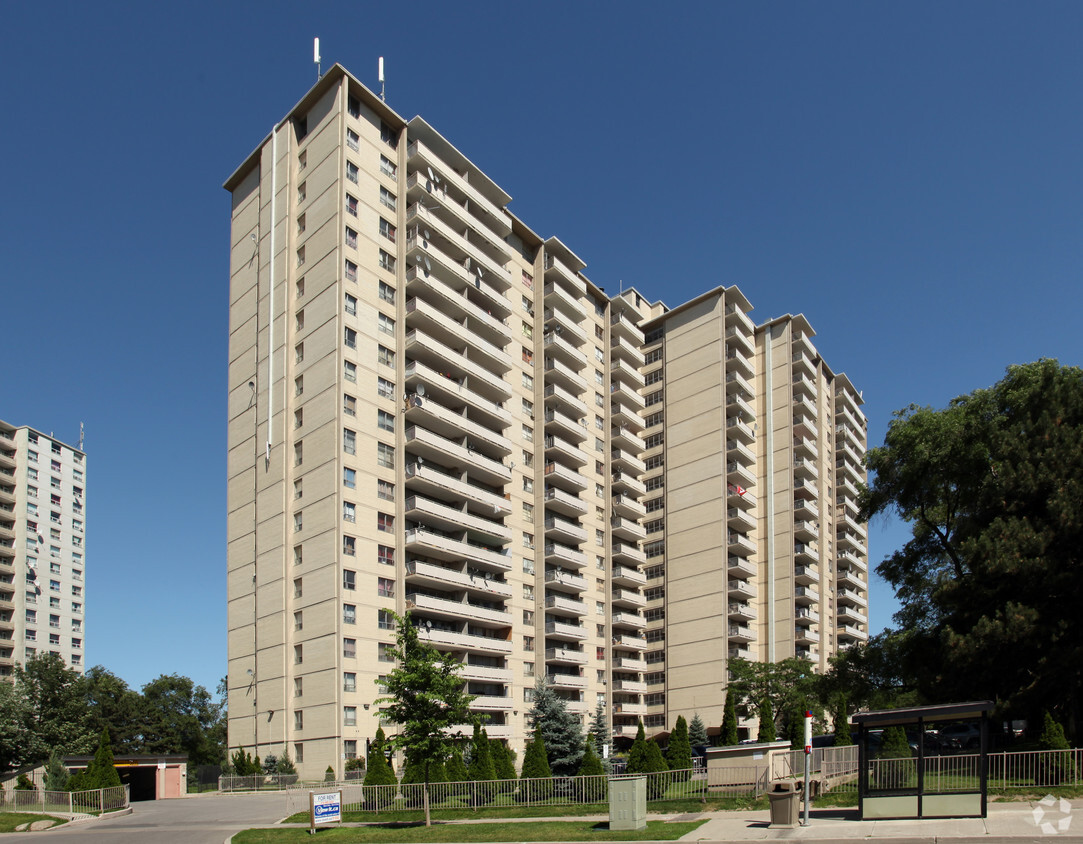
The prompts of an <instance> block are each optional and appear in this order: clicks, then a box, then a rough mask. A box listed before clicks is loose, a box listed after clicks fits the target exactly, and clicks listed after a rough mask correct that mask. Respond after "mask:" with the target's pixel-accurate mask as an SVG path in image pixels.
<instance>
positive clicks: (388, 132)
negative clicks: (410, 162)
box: [380, 120, 399, 146]
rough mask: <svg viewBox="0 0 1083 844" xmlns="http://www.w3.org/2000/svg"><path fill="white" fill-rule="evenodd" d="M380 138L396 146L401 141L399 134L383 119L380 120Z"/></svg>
mask: <svg viewBox="0 0 1083 844" xmlns="http://www.w3.org/2000/svg"><path fill="white" fill-rule="evenodd" d="M380 140H381V141H383V142H384V143H385V144H390V145H391V146H396V145H397V144H398V142H399V134H398V132H396V131H395V130H394V129H392V128H391V127H390V126H388V125H387V124H386V123H384V122H383V121H382V120H381V121H380Z"/></svg>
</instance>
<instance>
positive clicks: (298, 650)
mask: <svg viewBox="0 0 1083 844" xmlns="http://www.w3.org/2000/svg"><path fill="white" fill-rule="evenodd" d="M304 661H305V651H304V645H294V646H293V664H294V665H303V664H304Z"/></svg>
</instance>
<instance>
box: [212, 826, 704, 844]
mask: <svg viewBox="0 0 1083 844" xmlns="http://www.w3.org/2000/svg"><path fill="white" fill-rule="evenodd" d="M703 823H706V821H686V822H681V823H666V822H665V821H648V822H647V828H646V829H641V830H638V831H627V832H610V830H609V824H608V823H592V822H591V821H548V822H543V823H531V824H522V823H478V824H453V825H449V824H441V823H434V824H433V825H432V826H431V827H425V826H424V825H418V824H380V825H379V826H366V827H364V828H358V827H338V826H336V827H326V828H324V829H317V836H318V840H320V841H365V842H369V841H377V842H388V843H389V844H390V843H391V842H403V844H413V842H419V844H420V842H425V841H448V840H454V841H524V840H530V841H675V840H676V839H678V838H680V837H681V836H682V835H686V834H687V833H689V832H692V831H693V830H694V829H696V828H697V827H699V826H700V825H701V824H703ZM311 840H312V837H311V836H310V835H309V834H308V830H307V829H248V830H245V831H244V832H241V833H238V834H237V835H234V836H233V841H234V842H236V844H280V842H288V841H299V842H300V841H311Z"/></svg>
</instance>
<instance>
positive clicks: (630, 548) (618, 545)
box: [613, 541, 647, 565]
mask: <svg viewBox="0 0 1083 844" xmlns="http://www.w3.org/2000/svg"><path fill="white" fill-rule="evenodd" d="M613 560H614V561H615V562H618V563H631V564H632V565H643V564H644V563H645V562H647V555H646V554H644V553H643V552H642V551H641V550H640V549H639V548H638V547H637V546H636V545H633V544H631V543H628V542H616V541H615V542H614V543H613Z"/></svg>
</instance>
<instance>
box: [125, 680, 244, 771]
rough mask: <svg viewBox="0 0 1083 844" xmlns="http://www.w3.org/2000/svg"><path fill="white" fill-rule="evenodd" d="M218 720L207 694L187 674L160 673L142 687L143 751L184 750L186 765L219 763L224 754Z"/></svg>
mask: <svg viewBox="0 0 1083 844" xmlns="http://www.w3.org/2000/svg"><path fill="white" fill-rule="evenodd" d="M220 719H221V712H220V709H219V707H218V705H217V704H216V703H215V702H214V700H213V699H212V698H211V695H210V693H209V692H208V691H207V690H206V689H205V688H203V686H200V685H197V684H196V683H194V682H193V681H192V680H191V679H189V678H188V677H182V676H180V675H179V674H163V675H161V676H160V677H158V678H156V679H154V680H151V681H150V682H149V683H147V684H146V685H145V686H143V728H142V732H143V749H144V752H146V753H185V754H187V755H188V764H189V765H190V766H195V765H204V764H205V765H216V764H220V763H221V762H222V761H223V760H224V759H225V756H226V748H225V746H224V744H222V743H221V742H220V741H219V736H220V733H219V730H218V729H217V728H218V725H219V722H220Z"/></svg>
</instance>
